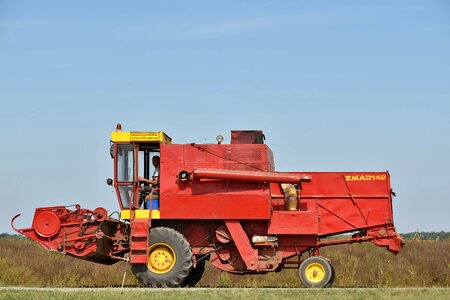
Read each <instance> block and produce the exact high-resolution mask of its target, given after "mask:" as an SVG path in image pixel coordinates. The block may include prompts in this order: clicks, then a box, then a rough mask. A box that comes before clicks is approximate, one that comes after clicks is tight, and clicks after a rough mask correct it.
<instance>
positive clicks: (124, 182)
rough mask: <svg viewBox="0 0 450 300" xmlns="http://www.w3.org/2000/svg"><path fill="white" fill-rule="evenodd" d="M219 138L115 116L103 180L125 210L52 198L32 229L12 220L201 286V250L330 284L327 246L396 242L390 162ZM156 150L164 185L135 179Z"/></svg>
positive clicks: (229, 267)
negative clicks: (278, 167)
mask: <svg viewBox="0 0 450 300" xmlns="http://www.w3.org/2000/svg"><path fill="white" fill-rule="evenodd" d="M222 140H223V137H221V136H219V137H218V144H196V143H191V144H172V141H171V139H170V138H169V137H168V136H167V135H166V134H164V133H163V132H122V131H121V127H119V125H118V129H117V130H116V132H112V133H111V156H112V157H113V159H114V179H108V180H107V181H108V184H110V185H113V186H114V188H115V190H116V193H117V198H118V200H119V206H120V209H121V211H120V217H118V218H117V219H114V218H112V216H111V215H108V213H107V211H106V210H105V209H104V208H101V207H99V208H96V209H95V210H89V209H84V208H81V207H80V206H79V205H75V206H72V207H66V206H54V207H45V208H37V209H36V212H35V215H34V220H33V224H32V226H31V227H30V228H23V229H16V228H15V227H14V225H13V222H14V220H15V219H16V218H17V217H18V216H19V215H17V216H15V217H14V218H13V220H12V221H11V225H12V226H13V228H14V229H15V230H16V231H17V232H19V233H21V234H23V235H25V236H27V237H29V238H31V239H33V240H35V241H36V242H38V243H40V244H41V245H43V246H44V247H45V248H47V249H50V250H54V251H58V252H60V253H64V254H68V255H71V256H75V257H78V258H81V259H85V260H89V261H93V262H97V263H102V264H113V263H115V262H118V261H121V260H122V261H128V262H129V263H130V264H131V268H132V271H133V273H134V274H135V275H136V277H137V279H138V280H139V281H140V282H141V283H143V284H144V285H146V286H153V287H169V286H194V285H195V284H196V283H197V282H198V281H199V280H200V279H201V277H202V275H203V272H204V268H205V261H209V262H210V263H211V264H212V265H213V266H215V267H216V268H219V269H221V270H223V271H225V272H229V273H233V274H264V273H267V272H274V271H275V272H277V271H280V270H281V269H283V268H298V270H299V277H300V280H301V282H302V283H303V284H304V285H305V286H306V287H329V286H331V285H332V283H333V281H334V277H335V274H334V269H333V267H332V265H331V264H330V261H329V260H328V259H326V258H324V257H322V256H320V254H319V253H320V252H319V251H320V248H321V247H325V246H330V245H338V244H347V243H360V242H365V241H370V242H372V243H374V244H375V245H377V246H383V247H386V248H387V249H388V250H389V251H391V252H393V253H395V254H397V253H398V252H399V251H400V249H401V247H402V245H403V241H402V240H401V239H400V237H399V235H398V234H397V233H396V231H395V228H394V221H393V213H392V197H391V196H392V195H393V192H392V189H391V185H390V179H389V173H388V172H276V171H275V166H274V159H273V154H272V151H271V150H270V148H269V147H268V146H267V145H265V144H264V135H263V133H262V131H250V130H246V131H232V132H231V143H230V144H222ZM156 155H158V156H160V176H159V185H158V186H155V187H150V186H147V187H143V186H142V182H139V179H138V178H139V177H145V178H150V174H151V173H150V172H151V171H152V168H153V166H152V163H151V162H152V158H153V157H154V156H156ZM144 185H145V184H144ZM146 194H150V195H151V200H144V196H145V195H146ZM147 199H150V197H147ZM142 202H144V203H143V204H142ZM345 233H353V235H350V234H348V235H342V234H345ZM343 237H344V238H343Z"/></svg>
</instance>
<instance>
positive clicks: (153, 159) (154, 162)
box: [152, 156, 159, 167]
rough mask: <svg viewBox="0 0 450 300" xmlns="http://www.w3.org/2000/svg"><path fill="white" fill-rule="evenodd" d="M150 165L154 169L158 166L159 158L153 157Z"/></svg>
mask: <svg viewBox="0 0 450 300" xmlns="http://www.w3.org/2000/svg"><path fill="white" fill-rule="evenodd" d="M152 163H153V166H155V167H157V166H159V156H153V158H152Z"/></svg>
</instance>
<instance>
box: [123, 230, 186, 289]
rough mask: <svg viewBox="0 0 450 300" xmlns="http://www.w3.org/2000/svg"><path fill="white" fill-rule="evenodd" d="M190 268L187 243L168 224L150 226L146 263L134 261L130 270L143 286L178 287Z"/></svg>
mask: <svg viewBox="0 0 450 300" xmlns="http://www.w3.org/2000/svg"><path fill="white" fill-rule="evenodd" d="M191 268H192V252H191V249H190V246H189V243H188V242H187V240H186V239H185V238H184V236H183V235H182V234H181V233H179V232H178V231H176V230H174V229H172V228H167V227H155V228H152V229H150V238H149V248H148V262H147V264H133V265H131V270H132V271H133V273H134V275H135V276H136V278H137V279H138V280H139V281H140V282H141V283H142V284H144V285H145V286H151V287H175V286H179V285H180V284H181V283H183V281H184V280H185V279H186V277H187V276H188V275H189V273H190V271H191Z"/></svg>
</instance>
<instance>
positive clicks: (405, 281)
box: [0, 238, 450, 287]
mask: <svg viewBox="0 0 450 300" xmlns="http://www.w3.org/2000/svg"><path fill="white" fill-rule="evenodd" d="M321 254H322V255H323V256H325V257H328V258H330V259H331V260H332V263H333V266H334V267H335V270H336V281H335V284H334V286H335V287H449V286H450V240H441V241H409V242H408V243H407V245H406V247H405V248H403V250H402V252H401V253H400V254H399V255H397V256H394V255H393V254H391V253H389V252H388V251H386V250H385V249H382V248H379V247H376V246H374V245H372V244H369V243H367V244H361V245H341V246H334V247H329V248H325V249H323V250H322V253H321ZM0 268H1V270H2V272H0V285H22V286H51V287H60V286H73V287H75V286H85V287H98V286H119V285H120V284H121V282H122V276H123V273H124V270H125V268H126V269H127V277H126V282H125V284H126V285H127V286H138V283H137V281H136V280H135V278H134V276H133V275H132V273H131V271H130V269H129V267H128V266H127V265H126V264H124V263H118V264H116V265H112V266H103V265H99V264H95V263H91V262H86V261H82V260H79V259H76V258H72V257H68V256H64V255H61V254H58V253H54V252H49V251H47V250H45V249H43V248H42V247H41V246H39V245H38V244H36V243H35V242H33V241H30V240H28V239H22V238H2V239H0ZM199 286H204V287H217V286H221V287H300V286H301V284H300V282H299V279H298V275H297V271H296V270H283V271H282V272H280V273H269V274H265V275H246V276H239V275H230V274H227V273H224V272H221V271H220V270H217V269H214V268H213V267H211V266H210V265H208V264H207V269H206V272H205V275H204V277H203V279H202V280H201V281H200V283H199Z"/></svg>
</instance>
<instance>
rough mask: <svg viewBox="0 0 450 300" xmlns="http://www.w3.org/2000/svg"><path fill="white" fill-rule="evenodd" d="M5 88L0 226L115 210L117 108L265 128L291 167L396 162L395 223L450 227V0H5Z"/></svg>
mask: <svg viewBox="0 0 450 300" xmlns="http://www.w3.org/2000/svg"><path fill="white" fill-rule="evenodd" d="M0 103H1V109H0V128H1V130H0V139H1V141H2V147H0V157H1V164H2V166H1V168H0V182H1V187H2V193H1V194H2V196H1V198H0V201H1V203H2V205H3V207H4V208H3V209H2V210H1V216H2V218H1V219H0V232H12V230H11V229H10V225H9V220H10V219H11V217H12V216H13V215H14V214H16V213H23V217H22V218H21V219H19V220H18V225H19V226H24V227H25V226H29V225H30V224H31V220H32V217H33V212H34V208H35V207H41V206H51V205H60V204H74V203H80V204H81V205H82V206H83V207H86V208H92V209H93V208H96V207H98V206H103V207H105V208H107V209H108V210H110V211H114V210H117V209H118V205H117V202H116V197H115V194H114V193H113V191H112V189H111V188H110V187H108V186H106V184H105V179H106V178H108V177H112V171H113V166H112V161H111V159H110V158H109V152H108V151H109V149H108V147H109V132H110V131H111V130H114V128H115V124H116V123H117V122H120V123H122V125H123V127H124V130H133V131H145V130H148V131H159V130H161V131H165V132H166V133H167V134H169V135H170V136H171V137H172V138H173V140H174V142H177V143H186V142H192V141H195V142H199V143H200V142H214V141H215V136H216V135H217V134H222V135H224V136H225V137H226V141H229V131H230V130H232V129H262V130H264V132H265V134H266V138H267V140H266V142H267V144H269V145H270V146H271V148H272V150H273V151H274V153H275V160H276V168H277V170H279V171H384V170H389V171H390V172H391V176H392V184H393V187H394V189H395V190H396V191H397V195H398V197H397V198H395V203H394V214H395V221H396V226H397V228H398V230H399V231H400V232H409V231H414V230H426V231H431V230H435V231H437V230H447V231H450V221H449V218H448V212H449V211H450V192H449V185H450V175H449V170H450V159H449V153H450V140H449V132H450V4H449V2H446V1H371V2H369V1H245V2H244V1H235V2H231V1H226V2H211V1H133V2H132V3H126V2H122V1H121V2H119V1H72V2H68V1H39V2H26V1H5V0H0Z"/></svg>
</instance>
